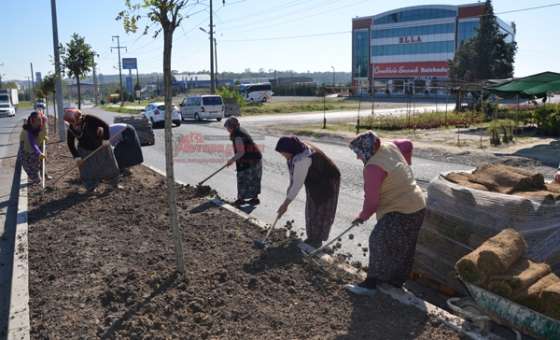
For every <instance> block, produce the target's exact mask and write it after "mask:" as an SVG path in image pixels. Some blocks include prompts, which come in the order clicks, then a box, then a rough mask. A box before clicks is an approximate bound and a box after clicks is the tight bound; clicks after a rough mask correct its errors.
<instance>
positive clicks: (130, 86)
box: [126, 76, 134, 93]
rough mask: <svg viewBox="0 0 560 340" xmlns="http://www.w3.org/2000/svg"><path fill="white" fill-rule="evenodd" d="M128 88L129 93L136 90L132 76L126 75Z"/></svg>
mask: <svg viewBox="0 0 560 340" xmlns="http://www.w3.org/2000/svg"><path fill="white" fill-rule="evenodd" d="M126 90H127V91H128V93H132V91H133V90H134V89H133V87H132V77H130V76H129V77H126Z"/></svg>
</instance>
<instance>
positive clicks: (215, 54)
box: [198, 27, 218, 84]
mask: <svg viewBox="0 0 560 340" xmlns="http://www.w3.org/2000/svg"><path fill="white" fill-rule="evenodd" d="M198 29H199V30H201V31H202V32H204V33H206V34H208V35H210V36H211V37H212V34H210V32H208V31H207V30H206V29H205V28H203V27H199V28H198ZM211 39H213V40H214V55H213V56H210V58H214V64H215V65H216V68H215V69H214V74H213V76H212V75H211V79H214V81H215V83H216V84H218V42H217V41H216V38H213V37H212V38H211ZM211 81H212V80H211Z"/></svg>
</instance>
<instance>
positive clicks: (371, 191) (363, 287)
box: [346, 131, 426, 295]
mask: <svg viewBox="0 0 560 340" xmlns="http://www.w3.org/2000/svg"><path fill="white" fill-rule="evenodd" d="M350 149H352V151H354V152H355V153H356V155H357V158H358V159H360V160H361V161H362V162H363V163H364V171H363V175H364V191H365V199H364V205H363V209H362V212H361V213H360V215H359V216H358V217H357V218H356V219H355V220H354V222H353V223H354V224H362V223H364V222H365V221H367V220H368V219H369V218H370V217H371V216H372V215H373V214H376V217H377V224H376V225H375V227H374V229H373V231H372V232H371V235H370V237H369V267H368V273H367V278H366V280H365V281H364V282H361V283H359V284H351V285H347V286H346V288H347V289H348V290H349V291H351V292H352V293H355V294H361V295H371V294H373V293H375V288H376V285H377V284H379V283H388V284H391V285H393V286H397V287H401V286H402V284H403V283H404V282H405V281H406V279H407V278H408V276H409V274H410V272H411V270H412V264H413V260H414V253H415V250H416V241H417V238H418V232H419V231H420V227H421V226H422V223H423V221H424V210H425V207H426V202H425V199H424V195H423V193H422V190H421V189H420V187H418V185H417V184H416V181H415V179H414V175H413V173H412V169H411V167H410V164H411V160H412V143H411V142H410V141H409V140H398V141H393V142H388V143H382V142H381V140H380V139H379V138H378V137H377V135H376V134H375V133H373V132H372V131H368V132H365V133H363V134H361V135H359V136H358V137H356V138H355V139H354V140H352V142H351V143H350Z"/></svg>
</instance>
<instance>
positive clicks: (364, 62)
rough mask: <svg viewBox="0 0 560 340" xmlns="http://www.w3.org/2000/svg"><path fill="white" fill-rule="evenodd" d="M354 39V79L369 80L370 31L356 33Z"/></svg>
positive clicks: (353, 35)
mask: <svg viewBox="0 0 560 340" xmlns="http://www.w3.org/2000/svg"><path fill="white" fill-rule="evenodd" d="M352 39H353V43H352V46H353V51H352V75H353V77H354V78H367V77H368V74H369V31H368V30H363V31H354V33H353V34H352Z"/></svg>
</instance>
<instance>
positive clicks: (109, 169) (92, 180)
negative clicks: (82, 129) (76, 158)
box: [78, 146, 119, 189]
mask: <svg viewBox="0 0 560 340" xmlns="http://www.w3.org/2000/svg"><path fill="white" fill-rule="evenodd" d="M92 152H93V150H87V149H84V148H80V147H78V153H79V154H80V156H81V157H82V158H85V157H86V156H87V155H89V154H90V153H92ZM118 176H119V167H118V166H117V161H116V160H115V156H114V155H113V149H111V147H110V146H106V147H103V148H101V149H100V150H99V151H97V152H96V153H95V154H94V155H93V156H91V157H90V158H88V160H86V162H85V163H84V164H83V165H82V166H81V167H80V177H81V178H82V181H84V183H85V185H86V188H88V189H92V188H94V187H95V186H96V185H97V184H98V183H99V182H100V181H101V180H104V179H115V178H117V177H118Z"/></svg>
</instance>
